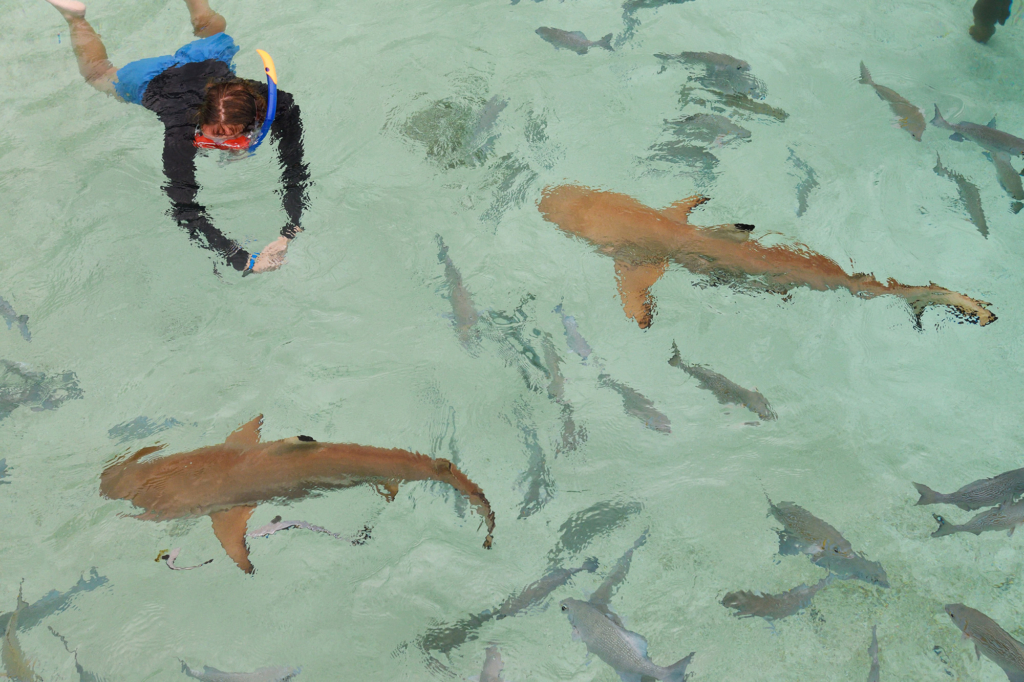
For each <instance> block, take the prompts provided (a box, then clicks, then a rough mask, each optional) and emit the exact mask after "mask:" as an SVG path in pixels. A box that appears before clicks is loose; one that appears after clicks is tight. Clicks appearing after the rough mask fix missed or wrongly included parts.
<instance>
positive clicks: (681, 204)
mask: <svg viewBox="0 0 1024 682" xmlns="http://www.w3.org/2000/svg"><path fill="white" fill-rule="evenodd" d="M710 200H711V199H710V198H709V197H704V196H701V195H699V194H695V195H693V196H692V197H687V198H685V199H680V200H679V201H677V202H675V203H674V204H672V205H671V206H668V207H666V208H663V209H661V211H660V213H661V215H663V216H665V217H666V218H668V219H669V220H674V221H676V222H677V223H686V222H688V221H689V217H690V211H692V210H693V209H695V208H697V207H698V206H700V205H701V204H703V203H707V202H708V201H710Z"/></svg>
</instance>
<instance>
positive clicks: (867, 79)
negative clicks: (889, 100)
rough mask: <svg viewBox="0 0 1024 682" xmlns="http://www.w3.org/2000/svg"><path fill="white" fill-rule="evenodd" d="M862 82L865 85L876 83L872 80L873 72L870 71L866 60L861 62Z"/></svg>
mask: <svg viewBox="0 0 1024 682" xmlns="http://www.w3.org/2000/svg"><path fill="white" fill-rule="evenodd" d="M860 82H861V83H862V84H864V85H874V83H873V82H872V80H871V72H870V71H868V67H866V66H864V62H861V63H860Z"/></svg>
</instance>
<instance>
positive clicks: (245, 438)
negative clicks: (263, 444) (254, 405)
mask: <svg viewBox="0 0 1024 682" xmlns="http://www.w3.org/2000/svg"><path fill="white" fill-rule="evenodd" d="M262 426H263V415H262V414H261V415H257V417H256V418H255V419H253V420H252V421H250V422H249V423H247V424H242V425H241V426H239V427H238V428H237V429H235V430H234V431H232V432H231V435H229V436H228V437H227V438H225V439H224V442H225V443H236V444H238V445H256V444H257V443H259V442H260V428H261V427H262Z"/></svg>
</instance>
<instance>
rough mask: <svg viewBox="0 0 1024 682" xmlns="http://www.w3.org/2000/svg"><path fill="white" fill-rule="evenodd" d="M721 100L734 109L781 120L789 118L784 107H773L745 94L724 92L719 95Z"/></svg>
mask: <svg viewBox="0 0 1024 682" xmlns="http://www.w3.org/2000/svg"><path fill="white" fill-rule="evenodd" d="M719 101H720V102H721V103H722V104H725V105H726V106H730V107H732V108H734V109H740V110H742V111H749V112H750V113H752V114H757V115H758V116H770V117H771V118H774V119H775V120H776V121H779V122H782V121H785V120H786V119H787V118H789V114H788V113H786V112H785V111H783V110H782V109H779V108H778V107H773V106H771V105H769V104H767V103H766V102H758V101H757V100H754V99H751V98H750V97H748V96H747V95H744V94H732V95H730V94H724V95H722V96H721V97H719Z"/></svg>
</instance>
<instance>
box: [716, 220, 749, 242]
mask: <svg viewBox="0 0 1024 682" xmlns="http://www.w3.org/2000/svg"><path fill="white" fill-rule="evenodd" d="M753 229H754V226H753V225H748V224H746V223H736V224H735V225H718V226H717V227H708V228H705V230H704V231H705V232H707V233H708V234H709V235H711V236H712V237H717V238H718V239H726V240H728V241H730V242H736V243H737V244H742V243H743V242H745V241H747V240H748V239H750V233H751V232H752V231H753Z"/></svg>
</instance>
